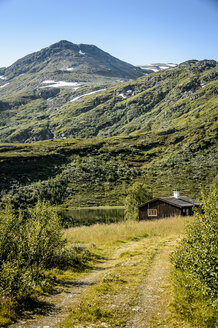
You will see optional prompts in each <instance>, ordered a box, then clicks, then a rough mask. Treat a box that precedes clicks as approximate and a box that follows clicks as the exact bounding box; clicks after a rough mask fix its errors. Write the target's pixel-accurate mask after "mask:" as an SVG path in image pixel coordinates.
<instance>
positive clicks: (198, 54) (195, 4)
mask: <svg viewBox="0 0 218 328" xmlns="http://www.w3.org/2000/svg"><path fill="white" fill-rule="evenodd" d="M0 31H1V34H0V67H3V66H9V65H10V64H12V63H13V62H14V61H15V60H17V59H19V58H21V57H23V56H25V55H27V54H29V53H31V52H34V51H38V50H40V49H41V48H44V47H47V46H49V45H51V44H52V43H55V42H57V41H60V40H68V41H71V42H73V43H87V44H95V45H96V46H98V47H99V48H101V49H102V50H104V51H107V52H109V53H110V54H111V55H113V56H115V57H117V58H119V59H122V60H124V61H127V62H129V63H131V64H134V65H140V64H149V63H156V62H168V63H170V62H171V63H172V62H173V63H180V62H182V61H185V60H188V59H199V60H200V59H205V58H207V59H215V60H218V0H0Z"/></svg>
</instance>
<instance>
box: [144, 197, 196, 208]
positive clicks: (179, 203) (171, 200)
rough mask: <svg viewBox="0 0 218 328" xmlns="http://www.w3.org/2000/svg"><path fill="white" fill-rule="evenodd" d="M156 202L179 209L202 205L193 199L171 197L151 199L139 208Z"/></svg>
mask: <svg viewBox="0 0 218 328" xmlns="http://www.w3.org/2000/svg"><path fill="white" fill-rule="evenodd" d="M157 200H160V201H162V202H164V203H168V204H170V205H173V206H175V207H179V208H184V207H185V208H187V207H193V206H199V205H202V203H198V202H196V200H195V199H192V198H190V197H187V196H179V197H178V198H176V197H173V196H171V197H158V198H155V199H152V200H150V201H148V202H145V203H143V204H142V205H140V206H139V208H141V207H144V206H145V205H147V204H149V203H153V202H155V201H157Z"/></svg>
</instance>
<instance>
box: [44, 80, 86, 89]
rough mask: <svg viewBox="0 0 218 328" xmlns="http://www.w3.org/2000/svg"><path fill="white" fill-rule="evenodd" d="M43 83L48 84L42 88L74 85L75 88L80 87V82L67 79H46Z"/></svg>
mask: <svg viewBox="0 0 218 328" xmlns="http://www.w3.org/2000/svg"><path fill="white" fill-rule="evenodd" d="M42 84H47V85H45V86H43V87H41V88H61V87H73V88H74V90H77V89H79V87H80V85H81V84H80V83H78V82H66V81H53V80H45V81H43V82H42Z"/></svg>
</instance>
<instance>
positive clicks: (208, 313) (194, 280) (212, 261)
mask: <svg viewBox="0 0 218 328" xmlns="http://www.w3.org/2000/svg"><path fill="white" fill-rule="evenodd" d="M216 196H217V193H216V190H214V191H211V192H210V193H209V195H208V196H205V195H202V200H203V206H202V211H199V212H196V213H195V221H194V223H193V224H192V225H190V226H189V228H188V231H187V237H186V238H185V239H184V240H182V242H181V243H180V245H179V246H178V248H177V250H176V252H175V253H174V255H173V257H172V262H173V264H174V274H173V280H174V285H175V307H176V309H177V311H178V312H179V313H180V314H181V315H182V316H183V317H186V318H187V319H188V320H190V321H192V322H193V323H195V324H199V323H200V324H203V325H204V326H206V327H210V328H212V327H215V326H216V306H217V303H216V302H217V301H216V300H217V287H218V279H217V278H218V274H217V270H216V267H217V246H218V237H217V223H218V222H217V220H218V219H217V218H218V207H217V199H216Z"/></svg>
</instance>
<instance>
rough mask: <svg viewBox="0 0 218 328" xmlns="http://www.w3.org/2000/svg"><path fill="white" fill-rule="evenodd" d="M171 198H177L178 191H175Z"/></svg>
mask: <svg viewBox="0 0 218 328" xmlns="http://www.w3.org/2000/svg"><path fill="white" fill-rule="evenodd" d="M173 197H175V198H177V199H178V198H179V191H177V190H175V191H174V192H173Z"/></svg>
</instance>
